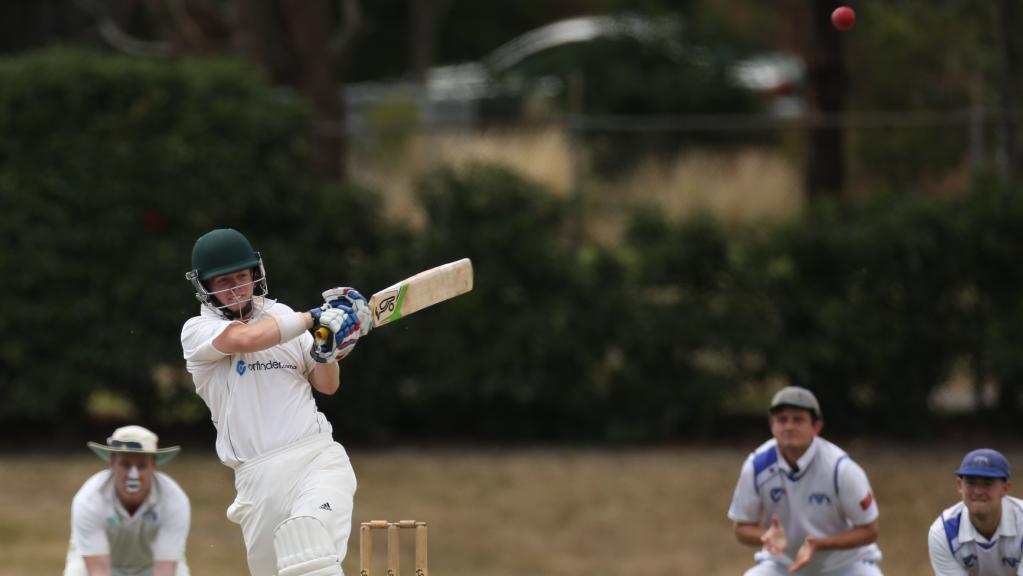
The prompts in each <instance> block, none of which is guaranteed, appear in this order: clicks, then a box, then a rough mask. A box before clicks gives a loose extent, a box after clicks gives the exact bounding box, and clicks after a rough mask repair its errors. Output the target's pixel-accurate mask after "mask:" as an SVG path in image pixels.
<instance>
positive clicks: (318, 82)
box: [283, 0, 347, 180]
mask: <svg viewBox="0 0 1023 576" xmlns="http://www.w3.org/2000/svg"><path fill="white" fill-rule="evenodd" d="M283 8H284V10H285V13H286V26H287V30H288V36H289V38H290V47H291V48H292V50H293V51H294V55H295V59H296V61H295V65H296V69H295V70H294V72H295V74H296V77H297V80H296V87H297V88H298V90H299V92H301V93H302V94H303V95H305V97H306V98H308V99H309V101H310V102H312V104H313V106H314V107H315V109H316V116H317V127H316V143H317V160H318V166H319V169H320V171H321V172H322V173H323V174H324V175H326V176H329V177H333V178H336V179H338V180H343V179H345V178H346V176H347V170H346V165H345V161H344V159H345V154H346V150H345V123H344V115H343V113H342V107H341V96H340V89H339V86H338V84H337V83H336V82H335V81H334V75H333V70H332V62H333V61H332V60H331V58H330V50H329V32H328V24H327V20H328V16H329V7H328V4H327V2H326V0H284V1H283Z"/></svg>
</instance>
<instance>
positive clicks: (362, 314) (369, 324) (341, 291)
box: [323, 286, 373, 336]
mask: <svg viewBox="0 0 1023 576" xmlns="http://www.w3.org/2000/svg"><path fill="white" fill-rule="evenodd" d="M323 300H324V302H326V303H327V305H329V306H330V307H332V308H336V307H338V306H347V307H349V308H351V309H352V310H353V311H354V312H355V315H356V316H357V317H358V319H359V336H365V335H366V334H369V331H370V330H372V329H373V314H372V313H371V312H370V309H369V302H367V301H366V298H365V297H364V296H363V295H362V294H360V293H359V291H358V290H356V289H355V288H349V287H347V286H343V287H337V288H331V289H329V290H324V291H323Z"/></svg>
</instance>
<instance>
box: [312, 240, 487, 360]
mask: <svg viewBox="0 0 1023 576" xmlns="http://www.w3.org/2000/svg"><path fill="white" fill-rule="evenodd" d="M470 290H472V261H470V260H469V259H468V258H462V259H461V260H456V261H455V262H449V263H447V264H442V265H440V266H437V267H436V268H430V269H429V270H424V271H422V272H420V273H419V274H416V275H415V276H411V277H409V278H406V279H404V280H402V281H401V282H398V283H397V284H395V285H393V286H389V287H387V288H384V289H383V290H381V291H379V292H377V293H376V294H374V295H373V296H372V297H370V299H369V309H370V312H371V313H372V314H373V327H374V328H377V327H379V326H383V325H384V324H390V323H391V322H394V321H395V320H398V319H399V318H403V317H405V316H408V315H409V314H413V313H415V312H418V311H419V310H422V309H423V308H428V307H430V306H433V305H434V304H437V303H439V302H443V301H445V300H448V299H451V298H454V297H455V296H458V295H460V294H465V293H466V292H468V291H470ZM329 336H330V331H329V330H327V329H326V328H324V327H322V326H321V327H319V328H317V329H316V332H315V334H314V337H315V338H316V343H317V344H319V345H324V344H325V343H326V342H327V339H328V337H329Z"/></svg>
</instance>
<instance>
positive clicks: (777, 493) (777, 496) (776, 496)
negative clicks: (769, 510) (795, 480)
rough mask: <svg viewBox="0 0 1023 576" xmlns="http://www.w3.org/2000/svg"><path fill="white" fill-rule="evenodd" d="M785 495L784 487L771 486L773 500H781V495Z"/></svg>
mask: <svg viewBox="0 0 1023 576" xmlns="http://www.w3.org/2000/svg"><path fill="white" fill-rule="evenodd" d="M784 495H785V489H784V488H771V501H772V502H777V501H779V500H781V497H782V496H784Z"/></svg>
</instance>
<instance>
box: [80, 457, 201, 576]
mask: <svg viewBox="0 0 1023 576" xmlns="http://www.w3.org/2000/svg"><path fill="white" fill-rule="evenodd" d="M191 516H192V513H191V508H190V506H189V503H188V496H186V495H185V492H184V490H182V489H181V487H180V486H178V484H177V482H175V481H174V480H172V479H171V477H170V476H167V475H166V474H164V473H162V472H156V473H155V474H153V483H152V487H151V488H150V490H149V496H147V497H146V500H145V502H143V503H142V505H141V506H139V508H138V509H137V510H135V514H128V512H127V510H125V509H124V506H122V505H121V501H120V500H119V499H118V498H117V494H116V491H115V487H114V475H113V472H111V471H110V470H109V469H107V470H102V471H100V472H97V473H96V474H93V475H92V477H91V478H89V479H88V480H86V481H85V484H83V485H82V487H81V488H80V489H79V490H78V492H77V493H76V494H75V497H74V499H73V500H72V501H71V547H70V550H69V554H70V555H73V554H78V555H80V556H105V555H109V556H110V565H111V567H112V569H113V573H114V574H117V575H124V576H134V575H143V574H145V575H148V574H152V570H153V562H155V561H156V560H173V561H176V562H184V561H185V541H186V540H187V539H188V528H189V524H190V522H191Z"/></svg>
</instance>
